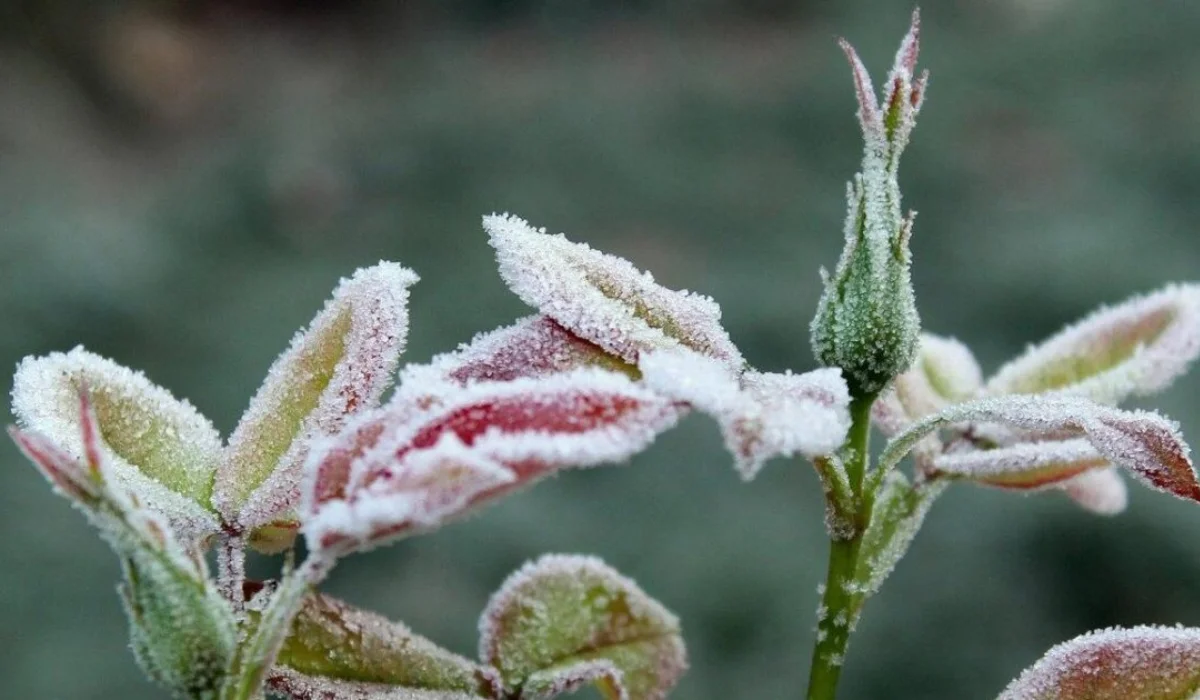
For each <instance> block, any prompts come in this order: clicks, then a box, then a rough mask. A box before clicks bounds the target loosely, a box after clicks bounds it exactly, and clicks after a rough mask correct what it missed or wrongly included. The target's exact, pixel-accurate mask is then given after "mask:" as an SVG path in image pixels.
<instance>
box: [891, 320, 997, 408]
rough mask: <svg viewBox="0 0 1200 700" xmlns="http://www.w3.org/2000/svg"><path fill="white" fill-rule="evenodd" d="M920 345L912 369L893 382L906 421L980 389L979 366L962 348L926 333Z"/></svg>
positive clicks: (948, 339) (965, 347) (956, 343)
mask: <svg viewBox="0 0 1200 700" xmlns="http://www.w3.org/2000/svg"><path fill="white" fill-rule="evenodd" d="M920 342H921V344H920V347H919V348H918V350H917V359H916V361H915V362H914V363H913V366H912V367H911V368H910V369H909V370H908V371H907V372H905V373H904V374H901V375H900V376H899V377H896V380H895V381H894V382H893V388H894V395H895V398H896V400H897V401H898V402H899V404H900V407H901V408H902V409H903V414H904V418H905V419H906V420H907V421H909V422H911V421H913V420H917V419H919V418H924V417H925V416H927V415H929V414H931V413H937V412H938V411H940V410H942V409H943V408H945V407H946V406H949V405H951V404H954V403H959V402H962V401H966V400H968V399H970V398H972V397H974V396H975V394H976V393H978V392H979V390H980V388H981V387H982V386H983V374H982V372H981V371H980V369H979V363H977V362H976V361H975V356H974V355H973V354H972V353H971V350H970V349H969V348H968V347H967V346H966V345H963V344H962V343H960V342H959V341H957V340H955V339H953V338H943V337H941V336H936V335H932V334H929V333H922V334H921V341H920ZM881 410H882V409H881Z"/></svg>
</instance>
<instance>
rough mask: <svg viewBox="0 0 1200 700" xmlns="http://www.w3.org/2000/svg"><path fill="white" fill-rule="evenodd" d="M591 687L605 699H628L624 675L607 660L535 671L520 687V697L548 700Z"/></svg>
mask: <svg viewBox="0 0 1200 700" xmlns="http://www.w3.org/2000/svg"><path fill="white" fill-rule="evenodd" d="M593 684H594V685H596V686H597V687H599V688H602V689H603V690H602V692H603V694H604V695H605V697H608V698H618V699H619V700H629V694H628V693H627V692H626V691H625V674H623V673H622V672H621V669H619V668H617V665H616V664H614V663H613V662H611V661H609V660H608V659H596V660H589V661H576V662H574V663H571V662H568V663H565V664H559V665H556V666H551V667H550V668H546V669H542V670H541V671H535V672H533V673H531V674H529V677H528V678H526V679H525V683H524V685H523V686H521V697H522V698H528V699H529V700H550V698H556V697H558V696H560V695H566V694H567V693H573V692H575V691H577V690H580V689H581V688H584V687H586V686H589V685H593Z"/></svg>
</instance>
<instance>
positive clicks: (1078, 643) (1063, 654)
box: [999, 627, 1200, 700]
mask: <svg viewBox="0 0 1200 700" xmlns="http://www.w3.org/2000/svg"><path fill="white" fill-rule="evenodd" d="M1198 689H1200V630H1197V629H1191V628H1182V627H1175V628H1171V627H1134V628H1132V629H1109V630H1103V631H1100V632H1090V633H1088V634H1085V635H1083V636H1081V637H1076V638H1075V639H1072V640H1071V641H1069V642H1066V643H1063V644H1060V645H1058V646H1056V647H1054V648H1053V649H1051V650H1050V651H1049V652H1047V653H1046V655H1045V656H1043V657H1042V659H1041V660H1040V661H1038V662H1037V664H1035V665H1034V666H1032V667H1031V668H1029V669H1028V670H1026V671H1025V672H1024V673H1023V674H1021V677H1020V678H1018V679H1017V680H1015V681H1013V683H1012V684H1011V685H1009V686H1008V688H1007V689H1005V691H1004V692H1003V693H1001V694H1000V698H999V700H1191V698H1194V697H1195V694H1196V692H1197V690H1198Z"/></svg>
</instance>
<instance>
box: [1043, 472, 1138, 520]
mask: <svg viewBox="0 0 1200 700" xmlns="http://www.w3.org/2000/svg"><path fill="white" fill-rule="evenodd" d="M1059 488H1061V489H1062V490H1063V491H1064V492H1065V493H1066V494H1067V496H1069V497H1070V498H1071V500H1073V501H1075V502H1076V503H1078V504H1079V505H1080V506H1082V507H1084V508H1086V509H1087V510H1090V511H1091V512H1093V513H1096V514H1098V515H1116V514H1118V513H1120V512H1121V511H1123V510H1125V506H1126V505H1127V504H1128V502H1129V493H1128V491H1127V490H1126V488H1125V480H1124V479H1122V478H1121V475H1120V474H1118V473H1117V470H1116V469H1115V468H1113V467H1105V468H1102V469H1089V470H1088V471H1086V472H1084V473H1082V474H1080V475H1079V476H1077V477H1075V478H1073V479H1068V480H1066V481H1064V482H1063V483H1061V484H1059Z"/></svg>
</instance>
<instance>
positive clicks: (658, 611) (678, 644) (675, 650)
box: [479, 555, 687, 700]
mask: <svg viewBox="0 0 1200 700" xmlns="http://www.w3.org/2000/svg"><path fill="white" fill-rule="evenodd" d="M479 630H480V647H479V656H480V658H481V659H483V660H484V661H485V662H487V663H490V664H492V665H493V666H495V667H496V668H497V669H499V671H500V674H501V676H502V678H503V680H504V683H505V686H506V688H508V689H509V690H510V691H513V690H517V689H520V688H522V687H523V685H524V684H525V683H527V682H529V683H531V684H532V685H533V686H535V689H536V692H537V693H538V695H537V696H536V697H542V696H544V694H545V693H546V692H547V690H548V689H549V688H551V687H554V686H555V685H559V686H561V687H564V688H571V687H574V685H573V684H574V683H575V682H576V680H578V681H579V682H583V681H584V680H589V681H590V680H599V686H598V689H599V690H600V691H601V693H602V694H603V695H604V696H605V697H606V698H608V699H609V700H618V699H622V700H654V699H658V698H663V697H666V694H667V692H668V691H669V690H670V689H671V688H672V687H674V685H675V683H676V682H677V681H678V680H679V677H680V676H681V675H682V674H683V672H684V671H685V670H686V668H687V656H686V652H685V650H684V646H683V640H682V639H681V638H680V633H679V620H678V619H676V617H675V616H674V615H672V614H671V613H670V612H668V611H667V610H666V609H665V608H664V607H663V606H662V605H660V604H659V603H658V602H657V601H655V600H653V599H652V598H650V597H649V596H647V595H646V594H645V593H644V592H643V591H642V590H641V589H640V588H639V587H638V586H637V584H636V583H634V582H633V581H631V580H630V579H628V578H625V577H624V576H622V575H621V574H619V573H617V572H616V571H614V570H613V569H612V568H610V567H609V566H607V565H606V564H604V563H603V562H601V561H600V560H599V559H596V558H594V557H584V556H566V555H550V556H544V557H542V558H540V559H538V560H537V561H534V562H530V563H528V564H526V565H525V566H524V567H522V568H521V569H520V570H519V571H517V572H516V573H514V574H513V575H512V576H510V577H509V578H508V580H507V581H505V582H504V584H503V585H502V586H501V587H500V589H499V590H498V591H497V592H496V593H495V594H494V595H493V596H492V599H491V600H490V601H489V602H488V605H487V608H486V609H485V610H484V613H483V616H482V617H481V619H480V622H479ZM573 679H574V680H573Z"/></svg>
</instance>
